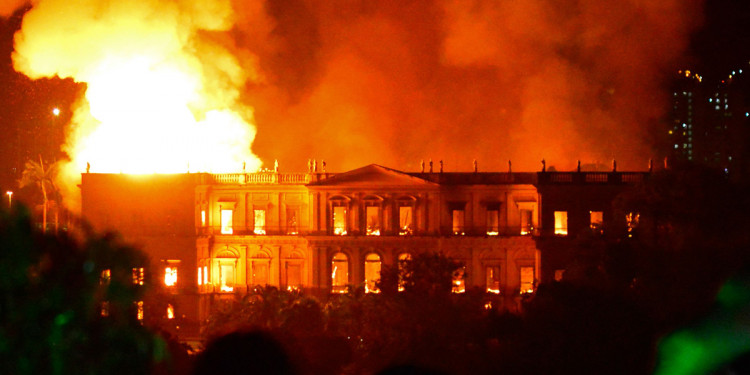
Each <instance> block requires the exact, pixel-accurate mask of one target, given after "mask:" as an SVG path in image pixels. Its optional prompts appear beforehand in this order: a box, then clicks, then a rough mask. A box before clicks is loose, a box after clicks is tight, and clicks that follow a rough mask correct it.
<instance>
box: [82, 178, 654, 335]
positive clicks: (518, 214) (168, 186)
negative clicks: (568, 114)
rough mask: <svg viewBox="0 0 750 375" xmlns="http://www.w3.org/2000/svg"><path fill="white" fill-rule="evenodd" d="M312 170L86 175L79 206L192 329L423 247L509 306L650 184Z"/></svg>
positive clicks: (375, 275) (366, 278)
mask: <svg viewBox="0 0 750 375" xmlns="http://www.w3.org/2000/svg"><path fill="white" fill-rule="evenodd" d="M310 169H311V170H309V171H308V172H307V173H278V172H273V171H267V172H259V173H237V174H207V173H198V174H182V175H153V176H129V175H107V174H84V175H83V180H82V181H83V182H82V186H81V189H82V195H83V197H82V210H83V214H84V217H85V218H86V219H88V220H89V221H90V222H91V223H92V224H93V225H94V226H95V227H96V228H97V229H115V230H118V231H120V232H121V233H122V235H123V237H124V238H125V239H126V240H128V241H132V242H134V243H135V244H136V245H137V246H139V247H141V248H143V249H144V251H146V252H147V253H148V254H149V255H150V256H151V263H152V269H154V270H156V272H159V273H160V274H159V275H156V277H158V278H159V279H160V280H161V279H163V280H164V284H165V287H166V289H167V290H168V291H170V292H171V298H172V299H173V302H174V303H170V306H172V308H173V311H172V314H173V315H176V316H178V317H180V318H182V319H184V321H185V323H184V324H183V326H184V327H197V326H199V323H200V322H201V321H202V320H203V319H205V318H206V317H207V316H208V315H209V314H210V312H211V311H212V309H213V308H214V307H215V306H216V304H217V303H221V301H222V300H226V299H232V298H234V297H235V296H236V295H242V294H244V293H248V292H249V291H250V290H251V289H252V288H254V287H255V286H258V285H272V286H275V287H278V288H282V289H289V290H302V291H305V292H306V293H310V294H313V295H317V296H325V295H327V294H330V293H345V292H348V291H350V290H352V289H353V288H362V289H363V290H364V291H365V292H373V293H377V292H378V290H377V284H376V282H377V280H378V279H379V273H380V270H381V268H382V267H383V266H384V265H397V264H398V261H399V260H406V259H409V258H411V257H413V256H415V255H416V254H419V253H426V252H439V253H443V254H445V255H447V256H448V257H450V258H452V259H454V260H457V261H459V262H460V263H461V264H463V268H461V269H459V270H456V272H455V273H454V291H455V292H463V291H465V290H466V289H467V288H479V289H481V290H484V291H485V292H487V293H492V294H494V295H495V296H496V297H495V298H497V299H500V300H502V301H503V303H504V305H505V306H506V307H510V308H513V306H514V304H517V303H518V299H519V298H518V297H519V296H520V295H521V294H523V293H533V291H534V290H535V289H536V287H537V286H538V284H539V283H540V282H547V281H551V280H554V279H559V278H560V277H562V274H563V273H564V270H565V267H566V262H568V261H569V259H568V258H566V256H565V253H567V250H565V249H566V246H568V245H569V244H571V243H572V241H571V239H573V238H575V237H576V236H578V235H579V234H584V233H591V231H592V230H594V231H598V232H599V233H601V231H603V230H604V228H605V227H607V226H610V225H612V226H614V225H619V224H620V222H621V221H623V222H624V219H623V220H616V219H615V218H614V212H613V210H612V208H611V204H612V201H613V199H614V197H615V196H616V195H617V194H619V193H620V192H621V191H623V189H626V188H627V187H629V186H632V185H633V184H634V183H637V182H639V181H641V180H642V179H643V178H644V177H645V176H647V173H623V172H614V171H613V172H609V173H606V172H604V173H603V172H531V173H529V172H513V173H511V172H507V173H505V172H469V173H455V172H451V173H442V172H436V173H432V172H428V173H425V172H420V173H407V172H402V171H397V170H394V169H390V168H386V167H382V166H379V165H374V164H373V165H368V166H365V167H362V168H359V169H355V170H352V171H348V172H344V173H336V174H333V173H325V172H317V171H314V170H313V168H310ZM566 244H568V245H566ZM548 259H549V261H548Z"/></svg>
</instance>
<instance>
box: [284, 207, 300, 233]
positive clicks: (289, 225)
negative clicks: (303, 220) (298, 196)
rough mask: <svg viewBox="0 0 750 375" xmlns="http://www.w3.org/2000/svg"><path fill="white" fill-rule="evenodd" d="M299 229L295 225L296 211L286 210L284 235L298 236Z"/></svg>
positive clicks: (294, 209)
mask: <svg viewBox="0 0 750 375" xmlns="http://www.w3.org/2000/svg"><path fill="white" fill-rule="evenodd" d="M298 233H299V228H298V224H297V209H296V208H287V209H286V234H292V235H294V234H298Z"/></svg>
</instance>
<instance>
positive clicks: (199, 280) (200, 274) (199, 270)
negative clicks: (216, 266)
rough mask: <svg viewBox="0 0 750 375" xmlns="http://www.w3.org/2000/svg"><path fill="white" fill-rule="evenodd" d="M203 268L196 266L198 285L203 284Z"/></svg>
mask: <svg viewBox="0 0 750 375" xmlns="http://www.w3.org/2000/svg"><path fill="white" fill-rule="evenodd" d="M202 271H203V269H201V268H200V267H198V285H203V272H202Z"/></svg>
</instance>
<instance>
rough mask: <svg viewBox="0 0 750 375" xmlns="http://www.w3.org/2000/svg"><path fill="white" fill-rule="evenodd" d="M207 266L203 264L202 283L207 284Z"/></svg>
mask: <svg viewBox="0 0 750 375" xmlns="http://www.w3.org/2000/svg"><path fill="white" fill-rule="evenodd" d="M209 280H210V279H209V278H208V266H203V284H208V281H209Z"/></svg>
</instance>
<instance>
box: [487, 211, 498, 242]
mask: <svg viewBox="0 0 750 375" xmlns="http://www.w3.org/2000/svg"><path fill="white" fill-rule="evenodd" d="M498 234H500V210H499V208H498V206H497V205H492V206H488V207H487V235H488V236H497V235H498Z"/></svg>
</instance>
